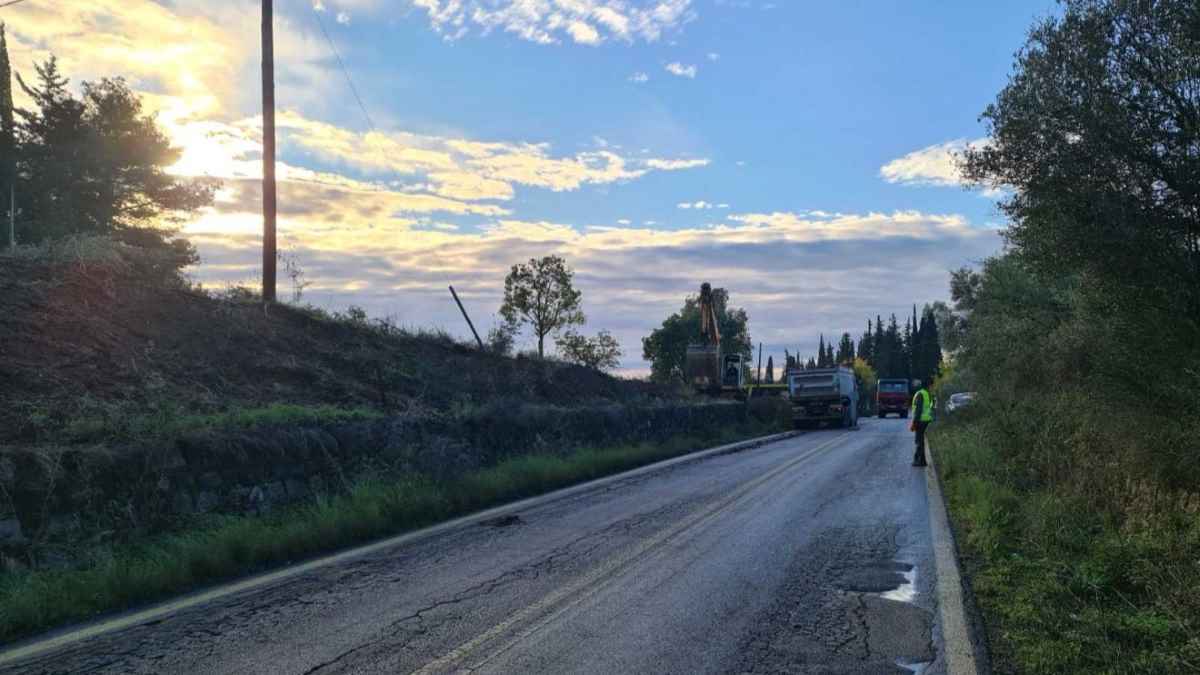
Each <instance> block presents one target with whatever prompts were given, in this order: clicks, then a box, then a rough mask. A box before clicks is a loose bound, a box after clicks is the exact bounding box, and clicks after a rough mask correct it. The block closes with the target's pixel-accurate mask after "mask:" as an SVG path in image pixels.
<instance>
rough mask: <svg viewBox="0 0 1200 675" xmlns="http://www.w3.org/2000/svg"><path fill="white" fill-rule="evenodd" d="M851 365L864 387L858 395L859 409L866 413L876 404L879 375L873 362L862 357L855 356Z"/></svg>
mask: <svg viewBox="0 0 1200 675" xmlns="http://www.w3.org/2000/svg"><path fill="white" fill-rule="evenodd" d="M851 367H852V368H853V369H854V375H855V377H857V378H858V381H859V383H860V385H861V387H862V391H861V392H860V393H859V397H858V409H859V411H860V412H861V413H863V414H866V413H869V412H870V411H871V406H873V405H874V404H875V388H876V387H877V386H878V384H879V377H878V376H877V375H876V373H875V369H874V368H872V367H871V364H869V363H867V362H866V361H865V360H863V359H862V358H861V357H859V358H855V359H854V360H853V361H852V362H851Z"/></svg>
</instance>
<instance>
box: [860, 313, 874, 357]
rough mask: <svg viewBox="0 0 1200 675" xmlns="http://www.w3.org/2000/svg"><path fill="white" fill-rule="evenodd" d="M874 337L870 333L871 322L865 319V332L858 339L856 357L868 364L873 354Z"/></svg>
mask: <svg viewBox="0 0 1200 675" xmlns="http://www.w3.org/2000/svg"><path fill="white" fill-rule="evenodd" d="M874 344H875V336H874V334H873V333H872V331H871V320H870V319H867V330H866V332H864V333H863V334H862V337H860V338H859V339H858V357H859V358H861V359H863V360H865V361H868V362H870V361H871V359H872V358H873V356H872V355H873V354H874V353H875V346H874Z"/></svg>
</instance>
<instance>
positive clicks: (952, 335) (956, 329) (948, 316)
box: [929, 300, 964, 352]
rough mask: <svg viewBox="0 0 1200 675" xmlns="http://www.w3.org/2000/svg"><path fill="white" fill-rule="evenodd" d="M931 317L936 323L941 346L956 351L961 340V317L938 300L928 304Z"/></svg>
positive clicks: (948, 350)
mask: <svg viewBox="0 0 1200 675" xmlns="http://www.w3.org/2000/svg"><path fill="white" fill-rule="evenodd" d="M929 311H930V312H932V313H933V319H934V321H935V322H936V323H937V331H938V337H939V340H940V342H941V346H942V348H943V349H945V350H946V351H947V352H954V351H956V350H957V349H958V348H959V346H960V344H961V342H962V332H963V328H964V322H963V319H962V317H960V316H959V315H957V314H955V313H954V310H952V309H950V306H949V305H947V304H946V303H944V302H942V301H941V300H938V301H936V302H934V303H933V304H932V305H930V306H929Z"/></svg>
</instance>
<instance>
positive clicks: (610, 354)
mask: <svg viewBox="0 0 1200 675" xmlns="http://www.w3.org/2000/svg"><path fill="white" fill-rule="evenodd" d="M555 344H557V345H558V353H559V354H560V355H561V356H562V357H563V358H564V359H566V360H567V361H570V362H571V363H578V364H579V365H581V366H585V367H587V368H593V369H595V370H608V369H611V368H616V367H617V366H618V365H620V363H621V344H620V343H619V342H617V339H616V338H615V337H613V336H612V334H611V333H609V332H608V331H606V330H602V331H600V332H599V333H597V334H596V337H587V336H585V335H580V334H579V333H576V332H574V331H570V330H568V331H566V332H564V333H563V334H562V335H561V336H559V338H558V339H557V340H556V341H555Z"/></svg>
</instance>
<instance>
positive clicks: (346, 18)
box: [337, 12, 350, 26]
mask: <svg viewBox="0 0 1200 675" xmlns="http://www.w3.org/2000/svg"><path fill="white" fill-rule="evenodd" d="M337 22H338V23H340V24H342V25H343V26H348V25H350V15H349V14H347V13H346V12H338V14H337Z"/></svg>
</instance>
